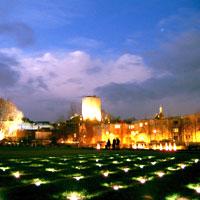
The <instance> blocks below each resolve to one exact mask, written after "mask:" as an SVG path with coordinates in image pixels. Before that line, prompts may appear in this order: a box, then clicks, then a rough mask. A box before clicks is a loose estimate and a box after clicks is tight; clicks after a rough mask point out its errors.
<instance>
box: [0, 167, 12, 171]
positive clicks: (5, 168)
mask: <svg viewBox="0 0 200 200" xmlns="http://www.w3.org/2000/svg"><path fill="white" fill-rule="evenodd" d="M8 169H10V167H0V170H2V171H4V172H5V171H6V170H8Z"/></svg>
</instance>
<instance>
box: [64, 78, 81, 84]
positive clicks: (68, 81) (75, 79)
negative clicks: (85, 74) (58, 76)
mask: <svg viewBox="0 0 200 200" xmlns="http://www.w3.org/2000/svg"><path fill="white" fill-rule="evenodd" d="M64 83H74V84H78V85H80V84H81V83H82V81H81V80H80V79H78V78H69V79H67V81H66V82H64Z"/></svg>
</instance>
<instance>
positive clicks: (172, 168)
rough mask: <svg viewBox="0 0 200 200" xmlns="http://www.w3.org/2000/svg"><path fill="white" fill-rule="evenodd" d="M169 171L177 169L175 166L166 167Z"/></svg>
mask: <svg viewBox="0 0 200 200" xmlns="http://www.w3.org/2000/svg"><path fill="white" fill-rule="evenodd" d="M167 169H168V170H169V171H176V170H177V168H175V167H168V168H167Z"/></svg>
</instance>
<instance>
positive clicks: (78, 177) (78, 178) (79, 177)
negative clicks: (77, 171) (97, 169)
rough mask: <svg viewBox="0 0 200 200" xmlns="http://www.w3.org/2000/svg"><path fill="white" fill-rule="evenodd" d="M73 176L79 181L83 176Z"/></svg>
mask: <svg viewBox="0 0 200 200" xmlns="http://www.w3.org/2000/svg"><path fill="white" fill-rule="evenodd" d="M73 178H74V179H76V180H77V181H79V180H81V179H83V178H84V176H74V177H73Z"/></svg>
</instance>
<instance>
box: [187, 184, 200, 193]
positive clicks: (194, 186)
mask: <svg viewBox="0 0 200 200" xmlns="http://www.w3.org/2000/svg"><path fill="white" fill-rule="evenodd" d="M187 187H188V188H189V189H192V190H195V191H196V192H197V193H198V194H200V183H196V184H195V183H190V184H188V185H187Z"/></svg>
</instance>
